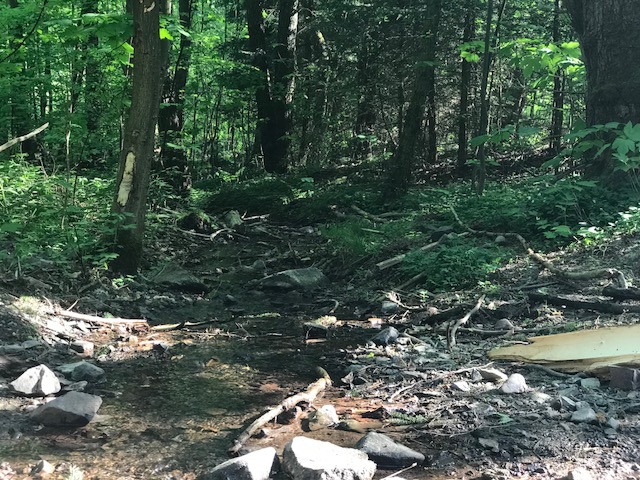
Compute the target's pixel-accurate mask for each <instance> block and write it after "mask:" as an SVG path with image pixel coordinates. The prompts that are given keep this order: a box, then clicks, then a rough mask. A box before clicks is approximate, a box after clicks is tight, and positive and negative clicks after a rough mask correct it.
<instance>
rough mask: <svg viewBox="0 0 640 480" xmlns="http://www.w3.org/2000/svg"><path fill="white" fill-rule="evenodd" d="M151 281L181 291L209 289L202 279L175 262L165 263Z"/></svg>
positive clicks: (196, 291)
mask: <svg viewBox="0 0 640 480" xmlns="http://www.w3.org/2000/svg"><path fill="white" fill-rule="evenodd" d="M151 281H152V282H153V283H155V284H157V285H162V286H163V287H167V288H171V289H173V290H178V291H181V292H190V293H205V292H208V291H209V287H207V286H206V285H205V284H204V283H203V282H202V280H200V279H199V278H198V277H196V276H195V275H194V274H193V273H191V272H189V271H187V270H185V269H184V268H182V267H181V266H179V265H176V264H175V263H167V264H165V265H164V266H163V267H162V269H161V270H160V272H159V273H157V274H156V275H155V276H154V277H153V278H152V279H151Z"/></svg>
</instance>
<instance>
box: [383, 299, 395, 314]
mask: <svg viewBox="0 0 640 480" xmlns="http://www.w3.org/2000/svg"><path fill="white" fill-rule="evenodd" d="M398 308H399V307H398V304H397V303H395V302H391V301H389V300H385V301H384V302H382V306H381V307H380V312H382V314H383V315H389V314H391V313H396V312H397V311H398Z"/></svg>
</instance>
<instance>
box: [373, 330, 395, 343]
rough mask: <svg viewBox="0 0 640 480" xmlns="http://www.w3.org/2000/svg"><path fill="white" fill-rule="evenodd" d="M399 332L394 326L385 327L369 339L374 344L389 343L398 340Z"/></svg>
mask: <svg viewBox="0 0 640 480" xmlns="http://www.w3.org/2000/svg"><path fill="white" fill-rule="evenodd" d="M398 335H400V332H398V330H397V329H396V328H394V327H387V328H385V329H384V330H381V331H380V332H378V334H376V335H375V336H374V337H373V338H372V339H371V341H372V342H373V343H375V344H376V345H391V344H393V343H396V342H397V341H398Z"/></svg>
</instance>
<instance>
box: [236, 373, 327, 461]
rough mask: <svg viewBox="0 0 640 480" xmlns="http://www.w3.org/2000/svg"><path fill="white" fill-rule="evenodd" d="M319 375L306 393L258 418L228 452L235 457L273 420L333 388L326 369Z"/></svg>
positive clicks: (288, 399)
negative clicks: (328, 388)
mask: <svg viewBox="0 0 640 480" xmlns="http://www.w3.org/2000/svg"><path fill="white" fill-rule="evenodd" d="M317 370H318V374H319V375H320V378H319V379H318V380H316V381H315V382H313V383H312V384H311V385H309V386H308V387H307V389H306V390H305V391H304V392H300V393H298V394H296V395H293V396H291V397H288V398H285V399H284V400H283V401H282V402H280V404H279V405H278V406H277V407H274V408H272V409H271V410H269V411H268V412H266V413H265V414H263V415H262V416H260V417H259V418H257V419H256V420H255V421H254V422H253V423H252V424H251V425H249V426H248V427H247V428H246V429H245V430H244V431H243V432H242V433H241V434H240V436H239V437H238V438H237V439H236V441H235V442H234V445H233V447H231V448H230V449H229V450H228V452H229V454H230V455H235V454H237V453H238V451H239V450H240V449H241V448H242V446H243V445H244V444H245V443H246V442H247V440H249V439H250V438H251V437H252V436H253V435H254V434H255V433H256V432H257V431H258V430H260V429H261V428H262V427H263V426H264V425H266V424H267V423H269V422H270V421H271V420H273V419H274V418H276V417H277V416H278V415H280V414H281V413H282V412H285V411H287V410H290V409H292V408H293V407H295V406H296V405H297V404H298V403H300V402H307V403H312V402H313V401H314V400H315V399H316V397H317V396H318V395H319V394H320V393H321V392H322V391H323V390H324V389H325V388H327V387H330V386H331V378H330V377H329V374H328V373H327V372H326V370H325V369H324V368H318V369H317Z"/></svg>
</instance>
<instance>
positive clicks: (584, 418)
mask: <svg viewBox="0 0 640 480" xmlns="http://www.w3.org/2000/svg"><path fill="white" fill-rule="evenodd" d="M571 421H572V422H574V423H596V422H597V421H598V415H597V414H596V412H595V411H594V410H593V408H591V407H581V408H579V409H578V410H576V411H575V412H573V413H572V414H571Z"/></svg>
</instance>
